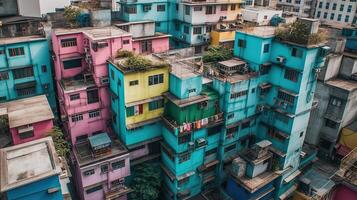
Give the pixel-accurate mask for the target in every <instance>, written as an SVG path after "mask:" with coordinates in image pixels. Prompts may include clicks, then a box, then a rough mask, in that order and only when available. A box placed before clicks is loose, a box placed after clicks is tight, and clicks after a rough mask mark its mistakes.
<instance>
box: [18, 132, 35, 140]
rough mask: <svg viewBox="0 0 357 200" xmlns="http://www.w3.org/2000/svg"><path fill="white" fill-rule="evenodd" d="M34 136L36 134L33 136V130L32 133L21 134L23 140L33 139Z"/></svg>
mask: <svg viewBox="0 0 357 200" xmlns="http://www.w3.org/2000/svg"><path fill="white" fill-rule="evenodd" d="M33 136H34V134H33V131H32V130H31V131H26V132H22V133H20V134H19V137H20V139H21V140H23V139H27V138H32V137H33Z"/></svg>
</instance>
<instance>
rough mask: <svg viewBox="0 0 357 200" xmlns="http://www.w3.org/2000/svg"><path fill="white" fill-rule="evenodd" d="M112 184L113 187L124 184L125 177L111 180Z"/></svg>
mask: <svg viewBox="0 0 357 200" xmlns="http://www.w3.org/2000/svg"><path fill="white" fill-rule="evenodd" d="M110 184H111V185H112V187H117V186H120V185H123V184H124V179H117V180H114V181H112V182H110Z"/></svg>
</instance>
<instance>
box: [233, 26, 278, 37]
mask: <svg viewBox="0 0 357 200" xmlns="http://www.w3.org/2000/svg"><path fill="white" fill-rule="evenodd" d="M275 30H276V27H274V26H256V27H247V28H244V29H243V30H238V31H237V32H241V33H245V34H247V35H253V36H257V37H262V38H271V37H274V36H275Z"/></svg>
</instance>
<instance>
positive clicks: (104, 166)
mask: <svg viewBox="0 0 357 200" xmlns="http://www.w3.org/2000/svg"><path fill="white" fill-rule="evenodd" d="M108 171H109V167H108V164H105V165H101V166H100V172H101V173H107V172H108Z"/></svg>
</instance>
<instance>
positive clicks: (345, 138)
mask: <svg viewBox="0 0 357 200" xmlns="http://www.w3.org/2000/svg"><path fill="white" fill-rule="evenodd" d="M338 143H339V144H341V145H343V146H344V147H347V148H348V149H349V150H352V149H354V148H356V147H357V121H355V122H353V123H352V124H350V125H348V126H346V127H345V128H343V129H342V130H341V134H340V140H339V141H338Z"/></svg>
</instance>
